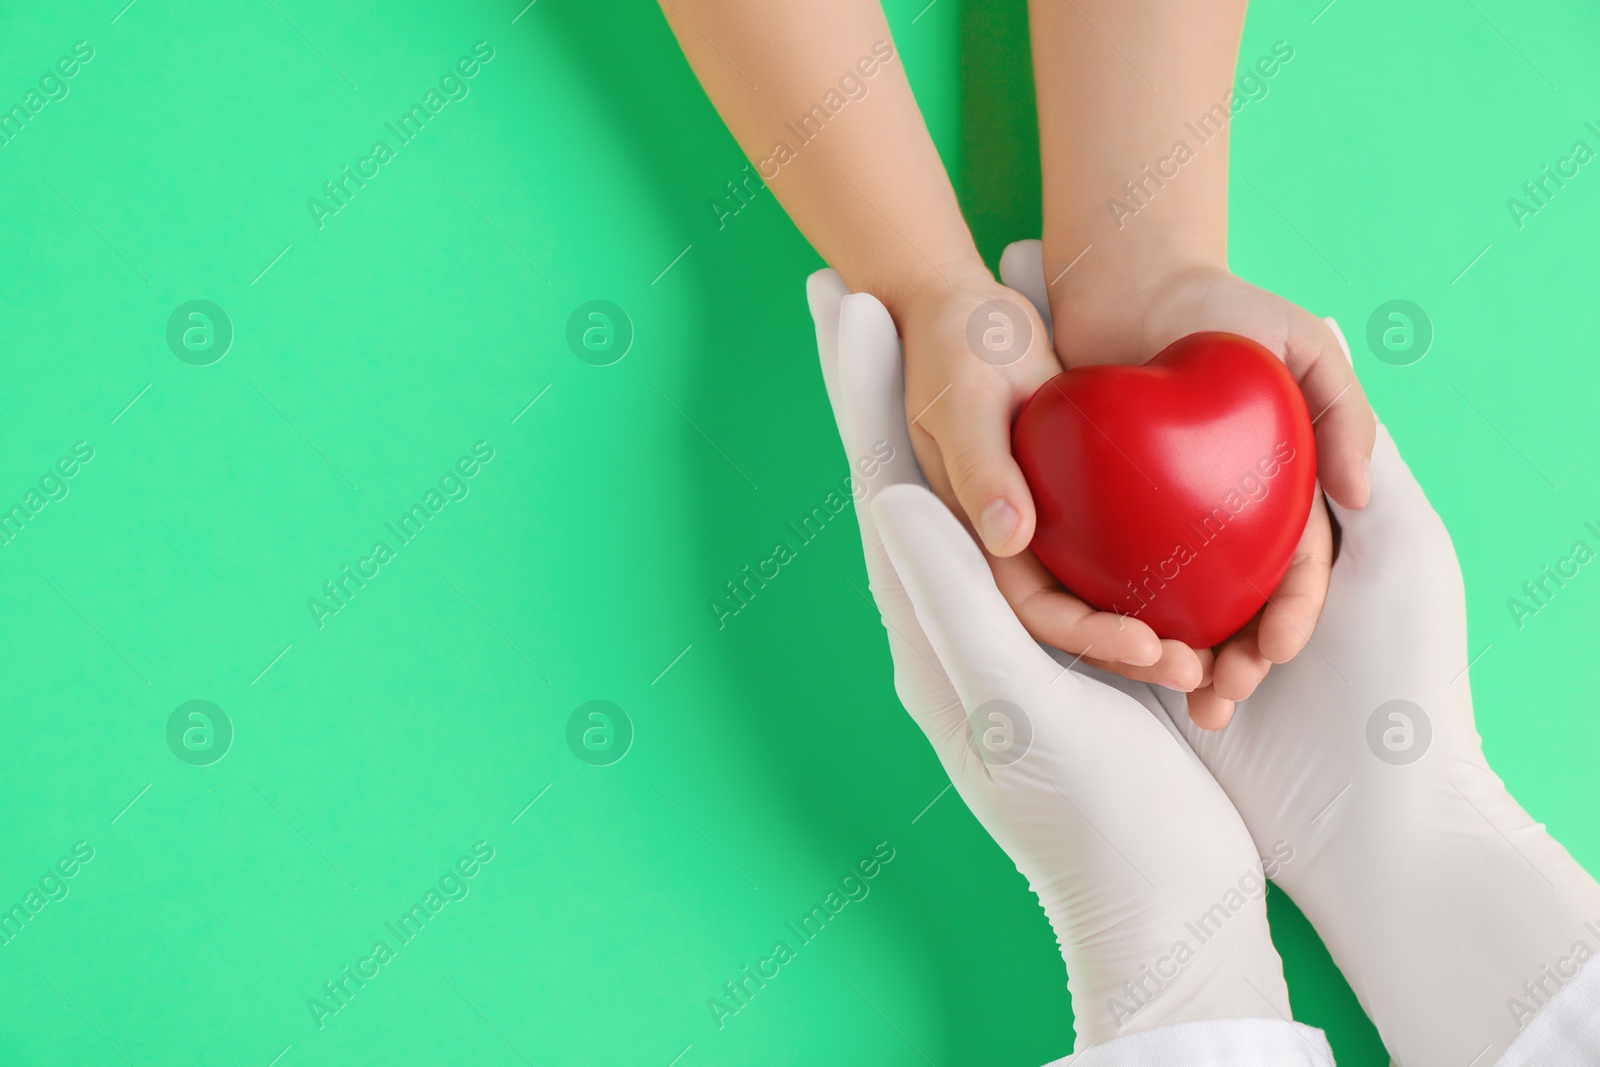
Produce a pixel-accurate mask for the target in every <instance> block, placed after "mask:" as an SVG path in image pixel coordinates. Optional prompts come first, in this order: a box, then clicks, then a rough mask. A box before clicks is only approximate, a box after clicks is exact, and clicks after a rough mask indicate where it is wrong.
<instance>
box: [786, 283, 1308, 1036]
mask: <svg viewBox="0 0 1600 1067" xmlns="http://www.w3.org/2000/svg"><path fill="white" fill-rule="evenodd" d="M809 295H810V300H811V310H812V314H813V316H814V317H815V320H816V325H817V342H818V348H819V349H820V351H821V358H822V366H823V373H824V378H825V380H826V382H827V385H828V393H829V397H830V399H831V401H832V403H833V410H834V414H835V417H836V419H837V421H838V423H839V427H840V436H841V438H842V439H843V442H844V446H845V452H846V454H847V456H848V457H849V460H850V464H851V472H852V475H853V476H854V478H855V482H856V486H857V492H856V513H857V516H858V518H859V520H860V525H861V536H862V544H863V548H864V550H865V554H866V562H867V574H868V579H869V582H870V584H871V588H872V593H873V597H874V599H875V600H876V602H877V605H878V608H879V611H880V612H881V614H882V619H883V624H884V628H885V630H886V631H887V634H888V638H889V648H890V653H891V655H892V658H893V660H894V673H895V687H896V691H897V692H898V693H899V695H900V699H901V701H902V702H903V703H904V704H905V706H906V709H907V710H908V711H909V712H910V713H911V715H912V717H913V718H914V719H915V720H916V722H917V724H918V725H919V726H920V727H921V728H922V730H923V732H924V734H926V735H927V738H928V740H929V742H930V743H931V744H932V745H933V748H934V750H935V752H936V753H937V754H938V757H939V759H940V762H941V763H942V764H943V765H944V768H945V771H946V772H947V773H948V774H949V775H950V779H951V782H952V783H953V784H954V785H955V787H956V789H957V791H958V792H959V793H960V795H961V798H962V799H963V800H964V801H965V802H966V804H967V806H968V807H969V808H970V809H971V810H972V812H973V813H974V814H975V815H976V816H977V817H978V819H979V821H980V822H982V823H983V825H984V827H985V829H987V830H988V831H989V833H990V834H991V835H992V836H993V837H994V839H995V840H996V842H997V843H999V845H1000V846H1001V848H1003V849H1004V850H1005V851H1006V853H1007V854H1008V855H1009V856H1010V857H1011V859H1012V861H1013V862H1015V863H1016V865H1017V868H1018V870H1019V871H1021V872H1022V874H1023V875H1024V876H1025V877H1026V878H1027V879H1028V882H1029V885H1030V887H1031V888H1032V890H1033V892H1034V893H1035V894H1036V895H1037V896H1038V898H1039V901H1040V903H1041V904H1042V906H1043V907H1044V910H1045V913H1046V915H1047V916H1048V917H1049V920H1050V923H1051V925H1052V926H1053V927H1054V930H1055V933H1056V938H1057V940H1058V942H1059V944H1060V947H1061V954H1062V957H1063V959H1064V960H1065V962H1066V969H1067V975H1068V981H1067V985H1068V989H1069V991H1070V993H1071V997H1072V1006H1073V1014H1074V1019H1075V1025H1076V1029H1077V1050H1078V1055H1077V1056H1076V1057H1075V1058H1074V1060H1073V1063H1074V1064H1075V1065H1081V1067H1113V1065H1123V1064H1129V1065H1131V1064H1134V1063H1137V1064H1141V1065H1157V1064H1174V1065H1176V1064H1183V1065H1184V1067H1205V1065H1211V1064H1216V1065H1221V1064H1228V1065H1229V1067H1250V1065H1260V1067H1268V1065H1271V1067H1282V1065H1294V1067H1300V1065H1307V1067H1312V1065H1316V1067H1321V1065H1324V1064H1329V1063H1331V1062H1332V1061H1331V1056H1330V1055H1329V1053H1328V1050H1327V1045H1326V1042H1325V1041H1324V1039H1323V1038H1322V1036H1321V1034H1320V1033H1319V1032H1317V1031H1315V1030H1311V1029H1309V1028H1307V1027H1303V1026H1299V1025H1297V1024H1295V1023H1293V1022H1290V1021H1289V1005H1288V993H1287V989H1286V988H1285V985H1284V980H1283V974H1282V966H1281V963H1280V961H1279V958H1278V955H1277V952H1276V950H1275V949H1274V948H1273V945H1272V942H1271V939H1270V936H1269V934H1268V930H1267V923H1266V909H1265V903H1264V881H1263V863H1262V860H1261V859H1260V858H1259V857H1258V856H1257V853H1256V849H1255V848H1254V847H1253V846H1252V844H1251V842H1250V838H1249V835H1248V833H1247V832H1246V830H1245V828H1244V826H1243V824H1242V823H1241V822H1240V820H1239V817H1238V815H1237V814H1236V813H1235V812H1234V811H1233V809H1232V807H1231V805H1230V804H1229V802H1228V799H1227V797H1226V796H1225V795H1224V794H1223V792H1222V790H1221V789H1220V788H1219V787H1218V786H1217V784H1216V782H1215V781H1214V780H1213V779H1212V778H1211V777H1210V776H1209V775H1208V774H1207V773H1206V771H1205V768H1204V767H1203V766H1201V764H1200V763H1199V762H1198V761H1197V760H1196V759H1195V758H1194V756H1193V754H1192V753H1191V752H1190V751H1189V750H1188V748H1187V747H1186V746H1185V745H1184V744H1183V742H1182V740H1181V739H1180V738H1179V736H1178V735H1177V733H1176V732H1175V730H1174V728H1173V726H1172V724H1171V722H1170V721H1169V720H1168V718H1167V715H1166V714H1165V713H1164V712H1163V711H1162V710H1161V708H1160V705H1159V704H1158V703H1157V702H1156V701H1155V700H1154V698H1153V696H1152V695H1151V693H1150V691H1149V689H1148V688H1147V687H1146V686H1144V685H1142V684H1140V683H1131V682H1121V681H1120V680H1119V684H1123V685H1126V686H1127V691H1123V690H1121V689H1118V688H1113V686H1112V685H1111V684H1108V683H1107V681H1105V680H1102V677H1100V676H1091V675H1090V674H1089V672H1088V671H1087V670H1086V669H1084V668H1082V667H1078V668H1073V667H1070V666H1067V665H1065V664H1066V662H1067V658H1066V657H1065V656H1064V655H1060V654H1057V655H1052V654H1051V653H1050V652H1049V651H1047V650H1046V649H1044V648H1042V647H1041V646H1040V645H1038V644H1037V643H1035V641H1034V640H1033V639H1032V638H1031V637H1029V635H1028V633H1027V632H1026V631H1025V630H1024V629H1023V627H1022V624H1021V623H1020V622H1019V621H1018V619H1017V617H1016V615H1015V614H1014V613H1013V612H1012V610H1011V608H1010V607H1009V606H1008V605H1007V603H1006V601H1005V599H1004V598H1003V597H1002V595H1001V593H1000V591H999V590H998V589H997V587H996V585H995V580H994V577H993V575H992V574H991V572H990V569H989V567H988V566H987V565H986V563H985V560H984V557H983V554H982V553H981V551H980V550H979V548H978V546H977V545H976V544H975V543H974V542H973V540H972V538H971V536H970V535H969V534H968V533H967V532H966V530H965V529H963V527H962V526H961V524H960V523H959V522H958V521H957V519H956V517H955V516H954V515H953V514H952V513H951V512H950V511H949V510H948V509H947V508H946V507H945V506H944V504H942V503H941V502H940V501H939V500H938V499H937V498H936V497H935V496H934V495H933V494H932V493H931V492H929V490H928V489H927V487H926V484H925V483H924V482H923V480H922V475H921V472H920V470H919V469H918V467H917V463H916V460H915V458H914V456H913V453H912V450H911V445H910V441H909V438H908V435H907V430H906V412H905V408H904V396H905V393H904V384H903V372H902V365H901V354H900V342H899V339H898V338H897V336H896V334H895V329H894V324H893V322H892V320H891V319H890V316H889V314H888V312H887V311H886V310H885V308H884V307H883V305H882V304H880V303H879V302H878V301H877V300H876V299H875V298H873V297H872V296H869V295H865V294H856V295H848V294H847V291H846V289H845V287H844V284H843V283H842V281H841V280H840V279H839V277H838V275H836V274H835V273H834V272H833V271H823V272H820V273H818V274H817V275H814V276H813V277H812V279H811V281H810V285H809ZM1104 677H1105V678H1110V676H1104ZM1130 693H1138V694H1140V696H1139V697H1136V696H1134V695H1130ZM1141 698H1142V700H1141ZM1272 862H1273V864H1274V865H1276V863H1277V860H1276V859H1273V861H1272Z"/></svg>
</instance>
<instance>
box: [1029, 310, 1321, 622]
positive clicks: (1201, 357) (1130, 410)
mask: <svg viewBox="0 0 1600 1067" xmlns="http://www.w3.org/2000/svg"><path fill="white" fill-rule="evenodd" d="M1012 449H1013V452H1014V454H1015V456H1016V458H1017V462H1018V464H1020V465H1021V467H1022V473H1023V475H1024V476H1025V477H1026V478H1027V480H1028V485H1029V487H1030V488H1031V489H1032V490H1033V499H1034V504H1035V505H1036V506H1037V508H1038V514H1039V520H1038V527H1037V529H1036V530H1035V532H1034V535H1033V542H1032V545H1031V546H1030V547H1031V548H1032V549H1033V551H1034V552H1035V554H1037V555H1038V557H1039V559H1040V560H1041V561H1042V562H1043V563H1044V565H1045V566H1046V567H1048V568H1049V569H1050V572H1051V573H1052V574H1054V575H1055V576H1056V577H1057V578H1058V579H1060V580H1061V584H1062V585H1064V586H1066V587H1067V589H1068V590H1070V591H1071V592H1072V593H1073V594H1074V595H1076V596H1077V597H1079V598H1080V599H1082V600H1084V601H1085V602H1087V603H1088V604H1090V605H1091V606H1093V607H1095V608H1098V609H1100V610H1101V611H1115V612H1120V613H1121V614H1124V615H1130V616H1133V617H1134V618H1137V619H1141V620H1143V621H1144V622H1146V623H1148V624H1149V625H1150V627H1151V628H1152V629H1153V630H1155V632H1156V633H1157V634H1158V635H1160V636H1161V637H1169V638H1175V639H1176V640H1179V641H1183V642H1184V643H1186V644H1188V645H1190V646H1191V647H1194V648H1209V647H1210V646H1212V645H1216V644H1218V643H1220V642H1221V641H1222V640H1223V639H1224V638H1226V637H1228V636H1230V635H1232V634H1234V633H1236V632H1237V631H1238V630H1239V629H1240V628H1241V627H1242V626H1244V624H1245V623H1246V622H1248V621H1249V620H1250V617H1251V616H1252V615H1254V614H1255V613H1256V612H1257V611H1259V610H1260V609H1261V607H1262V605H1263V604H1265V603H1266V599H1267V596H1268V595H1269V594H1270V593H1271V592H1272V590H1273V589H1274V588H1276V586H1277V584H1278V582H1279V580H1280V579H1282V578H1283V575H1284V572H1285V571H1286V570H1288V567H1289V560H1290V558H1291V557H1292V556H1293V554H1294V549H1295V545H1296V544H1297V543H1298V542H1299V540H1300V535H1301V533H1302V532H1303V531H1304V530H1305V525H1306V519H1307V517H1308V516H1309V515H1310V513H1311V502H1312V499H1313V495H1314V492H1315V487H1316V467H1317V460H1316V445H1315V442H1314V440H1313V437H1312V430H1311V419H1310V417H1309V415H1308V414H1307V412H1306V404H1305V399H1304V398H1303V397H1302V396H1301V393H1300V387H1299V385H1298V384H1297V383H1296V382H1295V380H1294V377H1293V376H1292V375H1291V374H1290V373H1289V370H1288V368H1286V367H1285V366H1284V365H1283V363H1282V361H1280V360H1279V359H1278V358H1277V357H1276V356H1274V355H1273V354H1272V353H1271V352H1269V351H1268V350H1267V349H1265V348H1263V347H1262V346H1261V345H1259V344H1257V343H1256V342H1254V341H1252V340H1250V339H1249V338H1246V337H1240V336H1238V335H1236V334H1230V333H1195V334H1190V335H1189V336H1187V337H1183V338H1180V339H1179V340H1177V341H1174V342H1173V343H1172V344H1170V345H1168V346H1167V347H1166V348H1165V349H1163V350H1162V351H1161V352H1160V353H1159V354H1157V355H1156V356H1155V358H1153V359H1151V360H1150V362H1148V363H1146V364H1144V365H1143V366H1120V365H1107V366H1094V367H1075V368H1073V369H1071V370H1067V371H1063V372H1062V373H1060V374H1058V375H1056V376H1055V377H1054V378H1052V379H1050V381H1048V382H1046V383H1045V384H1044V385H1043V386H1042V387H1041V388H1040V389H1039V391H1038V392H1037V393H1035V394H1034V395H1033V396H1032V397H1030V398H1029V400H1028V402H1027V403H1026V404H1025V405H1023V408H1022V410H1021V412H1019V413H1018V415H1017V420H1016V423H1015V425H1014V426H1013V428H1012Z"/></svg>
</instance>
